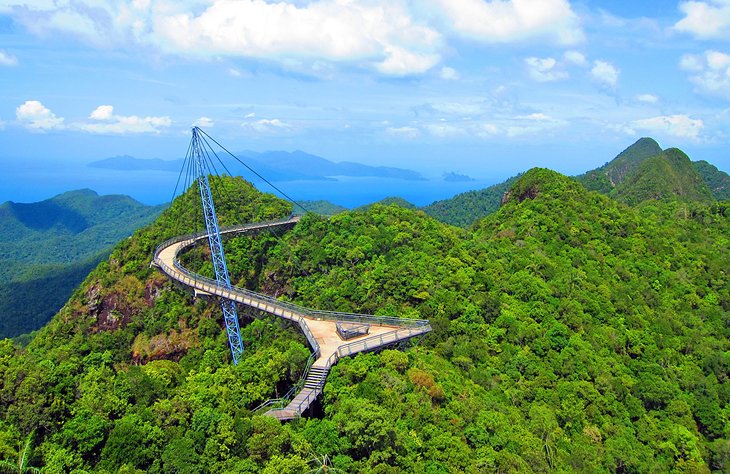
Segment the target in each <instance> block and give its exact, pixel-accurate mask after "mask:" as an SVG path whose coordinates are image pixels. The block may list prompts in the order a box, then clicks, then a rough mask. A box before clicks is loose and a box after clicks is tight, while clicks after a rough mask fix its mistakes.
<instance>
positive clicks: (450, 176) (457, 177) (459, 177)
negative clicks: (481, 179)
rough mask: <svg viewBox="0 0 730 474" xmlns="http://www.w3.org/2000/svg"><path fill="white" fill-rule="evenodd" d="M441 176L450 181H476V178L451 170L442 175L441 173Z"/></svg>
mask: <svg viewBox="0 0 730 474" xmlns="http://www.w3.org/2000/svg"><path fill="white" fill-rule="evenodd" d="M441 178H442V179H443V180H444V181H448V182H450V183H465V182H469V181H476V179H474V178H472V177H471V176H467V175H465V174H459V173H454V172H453V171H451V172H448V173H444V174H443V175H441Z"/></svg>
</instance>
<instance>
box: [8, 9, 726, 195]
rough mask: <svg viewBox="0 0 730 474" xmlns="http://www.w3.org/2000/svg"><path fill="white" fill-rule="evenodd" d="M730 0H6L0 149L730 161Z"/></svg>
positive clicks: (548, 161)
mask: <svg viewBox="0 0 730 474" xmlns="http://www.w3.org/2000/svg"><path fill="white" fill-rule="evenodd" d="M728 40H730V0H704V1H679V2H676V1H666V0H663V1H653V0H644V1H637V2H623V1H622V2H617V1H608V0H604V1H568V0H511V1H507V0H502V1H497V0H492V1H487V0H419V1H415V0H318V1H306V0H291V1H288V2H277V1H264V0H208V1H155V0H132V1H104V0H66V1H64V0H55V1H53V0H38V1H29V2H14V1H12V0H10V1H8V0H0V162H2V163H5V164H7V165H12V166H15V167H17V166H24V165H25V164H27V165H28V166H29V167H33V166H42V164H43V163H46V162H52V163H55V164H56V165H58V164H63V163H69V164H76V165H77V164H80V163H86V162H89V161H92V160H95V159H101V158H106V157H109V156H115V155H120V154H130V155H134V156H137V157H141V158H152V157H158V158H166V159H171V158H179V157H180V156H181V155H182V154H184V152H185V150H186V147H187V142H188V136H189V129H190V127H191V125H193V124H199V125H200V126H201V127H202V128H204V129H205V130H206V131H208V132H209V133H210V134H211V135H212V136H214V137H216V138H217V139H218V140H219V141H221V142H223V143H224V144H226V145H227V146H228V147H229V148H231V149H234V150H246V149H250V150H256V151H263V150H296V149H300V150H304V151H307V152H310V153H315V154H319V155H321V156H323V157H325V158H328V159H331V160H333V161H345V160H351V161H359V162H363V163H367V164H372V165H388V166H399V167H407V168H412V169H417V170H418V171H421V172H422V173H424V174H425V175H427V176H440V175H441V173H444V172H447V171H457V172H461V173H465V174H468V175H471V176H474V177H477V178H480V179H487V180H488V179H492V180H493V181H495V182H496V181H499V180H501V179H502V178H504V177H507V176H510V175H512V174H515V173H517V172H520V171H524V170H525V169H527V168H529V167H531V166H546V167H550V168H553V169H556V170H558V171H561V172H564V173H567V174H576V173H580V172H582V171H585V170H588V169H590V168H594V167H596V166H599V165H601V164H603V163H604V162H606V161H608V160H610V159H611V158H613V156H615V155H616V154H617V153H618V152H620V151H621V150H622V149H624V148H625V147H626V146H628V145H630V144H631V143H632V142H633V141H635V140H636V139H638V138H639V137H642V136H651V137H654V138H655V139H657V140H658V141H659V143H660V144H661V145H662V146H663V147H670V146H677V147H679V148H682V149H683V150H685V151H686V152H688V154H689V155H690V156H691V157H692V158H693V159H706V160H708V161H711V162H712V163H714V164H716V165H717V166H718V167H720V168H721V169H724V170H726V171H728V170H730V154H729V153H728V151H727V150H728V143H729V141H730V136H729V132H730V41H728Z"/></svg>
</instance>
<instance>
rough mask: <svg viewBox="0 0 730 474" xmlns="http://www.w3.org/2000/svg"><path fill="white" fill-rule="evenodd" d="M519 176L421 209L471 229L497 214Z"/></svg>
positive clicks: (434, 216) (440, 219)
mask: <svg viewBox="0 0 730 474" xmlns="http://www.w3.org/2000/svg"><path fill="white" fill-rule="evenodd" d="M518 178H519V175H517V176H513V177H512V178H509V179H508V180H506V181H504V182H503V183H499V184H495V185H493V186H489V187H488V188H485V189H481V190H478V191H467V192H465V193H461V194H457V195H456V196H454V197H452V198H450V199H444V200H442V201H436V202H434V203H432V204H429V205H428V206H424V207H422V208H421V209H422V210H423V211H424V212H425V213H426V214H428V215H429V216H431V217H433V218H435V219H438V220H439V221H441V222H444V223H446V224H451V225H453V226H457V227H464V228H466V227H469V226H471V225H472V224H474V223H475V222H476V221H478V220H480V219H482V218H484V217H486V216H488V215H490V214H492V213H494V212H497V209H499V206H500V203H501V202H502V197H503V196H504V193H506V192H507V191H508V190H509V189H510V187H512V185H513V184H514V183H515V181H517V179H518Z"/></svg>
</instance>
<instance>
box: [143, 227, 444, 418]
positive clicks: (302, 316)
mask: <svg viewBox="0 0 730 474" xmlns="http://www.w3.org/2000/svg"><path fill="white" fill-rule="evenodd" d="M298 220H299V218H298V217H295V218H288V219H279V220H274V221H267V222H259V223H256V224H246V225H240V226H233V227H228V228H224V229H222V230H221V231H220V232H221V234H224V233H243V232H247V231H251V230H258V229H265V228H269V227H276V226H283V225H287V224H291V223H295V222H297V221H298ZM207 235H208V233H207V232H198V233H196V234H192V235H188V236H178V237H173V238H171V239H168V240H166V241H165V242H163V243H162V244H160V245H158V246H157V247H156V248H155V252H154V258H153V262H154V263H155V264H156V265H157V266H158V267H160V269H162V270H163V271H164V272H165V273H167V274H168V275H169V276H171V277H173V278H174V279H177V280H178V281H181V282H182V283H184V284H186V285H188V286H191V287H193V288H195V289H199V290H201V291H205V292H210V293H211V294H215V295H218V296H220V297H223V298H227V299H230V300H232V301H237V299H238V300H242V299H248V300H250V302H242V303H243V304H247V305H250V306H252V307H254V308H257V309H260V310H262V311H265V312H268V313H271V314H274V315H277V316H280V317H282V318H285V319H289V320H291V321H295V322H296V323H297V324H298V325H299V327H300V328H301V330H302V332H303V333H304V336H305V337H306V338H307V342H308V343H309V345H310V346H311V347H312V350H313V353H312V354H311V355H310V356H309V359H308V360H307V364H306V367H305V370H304V372H303V375H302V377H300V379H299V381H298V382H297V383H296V384H295V385H294V386H293V387H292V388H291V389H290V390H289V391H288V392H287V393H286V394H285V395H284V396H283V397H280V398H275V399H270V400H267V401H265V402H263V403H261V404H260V405H259V406H258V407H256V408H255V409H254V413H256V412H259V411H261V410H262V409H264V408H267V407H273V406H276V408H271V410H275V409H282V408H285V407H286V406H287V405H288V404H289V403H291V400H293V399H294V398H296V396H294V394H295V393H297V392H300V393H301V390H302V387H303V386H304V385H305V384H306V381H307V377H308V376H309V372H310V369H311V368H312V366H313V364H314V361H315V360H317V359H318V358H319V357H321V349H320V346H319V343H317V340H316V338H315V337H314V334H312V331H311V330H310V329H309V326H308V325H307V323H306V318H311V319H317V320H326V321H342V322H356V323H367V324H370V325H375V326H396V327H398V329H394V330H393V331H388V332H386V333H383V334H380V335H376V336H370V337H367V338H364V339H361V340H359V341H355V342H351V343H349V344H344V345H341V346H339V347H338V348H337V350H336V351H335V352H334V353H332V354H331V355H330V356H329V357H328V358H327V360H326V361H325V365H324V367H323V369H324V371H325V374H326V373H329V371H330V369H331V368H332V366H333V365H335V364H336V363H337V361H338V360H339V359H340V358H341V357H345V356H349V355H352V354H355V353H357V352H362V351H366V350H369V349H373V348H376V347H381V346H383V345H386V344H388V343H391V342H396V341H398V340H402V339H407V338H411V337H413V336H416V335H418V334H424V333H427V332H429V331H431V326H430V323H429V321H428V320H426V319H411V318H397V317H392V316H372V315H366V314H359V313H345V312H337V311H324V310H315V309H310V308H307V307H304V306H300V305H298V304H295V303H291V302H288V301H282V300H279V299H276V298H274V297H272V296H269V295H265V294H262V293H257V292H255V291H251V290H248V289H246V288H240V287H237V286H230V287H224V286H221V285H220V284H219V283H218V282H217V281H216V280H213V279H212V278H208V277H205V276H203V275H200V274H198V273H195V272H192V271H190V270H188V269H187V268H185V267H183V266H182V264H181V263H180V261H179V260H178V258H177V257H178V255H179V254H180V253H181V252H182V251H183V250H184V249H185V248H187V247H188V246H190V245H192V244H194V243H195V242H196V241H197V240H200V239H202V238H205V237H207ZM174 244H180V245H178V246H177V248H175V254H174V257H173V267H170V266H169V265H167V264H166V263H165V262H164V261H162V260H161V259H160V258H159V255H160V253H161V252H162V251H163V250H164V249H166V248H168V247H170V246H172V245H174ZM404 332H405V333H406V335H405V336H404V337H397V335H398V334H400V335H402V334H403V333H404ZM325 381H326V377H324V378H322V379H321V380H318V381H317V384H316V386H315V387H314V388H313V389H311V391H310V392H309V393H307V395H306V396H305V397H304V399H303V400H301V401H300V402H299V403H297V405H296V406H292V409H293V410H294V411H295V413H297V415H299V416H301V413H302V412H303V411H304V410H303V409H302V406H304V407H305V408H304V409H306V407H308V406H309V405H310V404H311V403H312V402H313V401H314V400H315V399H316V398H317V397H318V396H319V395H320V394H321V393H322V391H323V389H324V384H325Z"/></svg>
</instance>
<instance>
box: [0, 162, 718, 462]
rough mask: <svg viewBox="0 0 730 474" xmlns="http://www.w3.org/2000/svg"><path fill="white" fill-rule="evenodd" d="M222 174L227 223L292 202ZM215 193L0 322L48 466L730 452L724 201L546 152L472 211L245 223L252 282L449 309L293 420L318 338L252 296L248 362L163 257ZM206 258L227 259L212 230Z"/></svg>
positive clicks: (295, 295)
mask: <svg viewBox="0 0 730 474" xmlns="http://www.w3.org/2000/svg"><path fill="white" fill-rule="evenodd" d="M216 179H219V181H218V182H217V183H216V186H217V189H225V190H226V191H228V192H230V193H233V198H232V199H227V200H224V201H222V202H221V204H220V206H219V208H218V209H217V210H218V212H219V214H218V215H219V218H220V219H221V225H230V224H234V223H237V222H248V221H254V220H266V219H271V218H275V217H277V216H279V217H280V216H285V215H288V213H290V212H291V207H290V205H288V204H286V203H284V202H283V201H281V200H279V199H277V198H275V197H273V196H270V195H264V194H262V193H259V192H258V191H256V190H255V189H254V188H253V186H251V185H250V183H246V182H245V181H244V180H242V179H233V178H216ZM196 194H197V191H196V190H195V189H194V188H190V189H189V190H187V191H186V192H185V193H184V194H183V195H182V196H180V197H178V198H177V199H176V200H175V201H174V202H173V203H172V205H171V206H170V208H169V209H167V210H166V211H164V212H163V213H162V215H161V216H160V217H159V218H158V219H157V220H156V221H155V222H154V223H152V224H150V225H149V226H148V227H146V228H144V229H140V230H138V231H137V232H136V233H135V235H134V236H133V237H132V238H130V239H125V240H123V241H122V242H120V243H119V244H118V245H117V247H116V248H115V249H114V251H113V253H112V255H111V256H110V258H109V259H107V260H106V261H105V262H103V263H102V264H100V265H99V266H98V267H97V268H96V269H95V270H94V271H92V273H91V274H90V275H89V277H87V279H86V281H85V282H84V284H83V285H82V287H81V288H79V290H78V291H76V292H75V294H74V296H73V297H72V298H71V299H70V300H69V301H68V303H67V304H66V305H65V306H64V308H63V309H62V310H61V311H60V312H59V314H58V315H57V316H56V317H54V319H53V320H52V322H51V323H50V324H48V325H47V326H45V327H44V328H43V329H41V331H40V333H39V334H38V336H36V338H35V339H33V340H32V341H31V342H30V344H29V345H28V346H27V348H26V349H24V350H22V351H20V352H16V349H15V348H13V347H12V345H9V344H8V343H7V342H5V343H3V344H0V374H2V377H3V381H4V383H3V384H2V386H0V417H2V420H3V423H0V434H1V435H2V438H0V439H7V440H9V441H8V444H9V445H11V444H12V443H13V442H16V441H19V440H21V439H23V437H25V436H27V434H29V433H31V432H35V433H37V438H36V443H37V444H38V447H39V449H37V450H36V451H37V453H38V454H37V455H36V456H35V457H33V458H31V461H33V462H34V463H35V465H43V466H44V468H45V469H47V470H49V471H57V472H68V471H73V470H86V471H89V470H96V471H100V470H105V471H109V472H116V471H128V472H129V471H131V472H135V470H142V471H147V472H160V473H163V472H180V471H183V470H188V471H191V472H265V473H274V472H302V471H306V470H308V469H309V468H310V467H311V464H310V465H308V463H307V459H310V457H312V456H322V457H324V456H326V459H327V461H326V462H328V463H330V466H331V467H333V468H336V469H341V470H344V471H346V472H354V473H366V472H398V471H400V472H429V471H431V470H432V471H435V472H465V473H469V474H471V473H474V474H476V473H478V472H485V471H490V470H491V471H504V472H508V471H511V470H522V471H537V472H549V471H585V472H617V471H622V470H623V471H626V472H671V471H672V470H680V469H687V470H692V471H698V472H707V471H708V470H709V469H711V468H712V469H714V470H718V471H722V470H723V469H726V468H727V467H728V464H727V456H726V454H727V448H726V445H727V436H728V433H727V429H726V423H725V416H724V415H725V414H726V411H727V407H728V403H729V402H730V399H729V398H728V396H727V395H728V393H730V390H729V389H730V380H728V377H727V374H728V370H727V369H728V367H729V366H728V365H727V361H726V360H725V358H723V354H725V352H727V350H728V348H729V346H728V333H727V328H728V326H727V324H726V323H727V314H728V311H730V284H728V282H727V279H723V277H722V275H723V272H724V271H725V270H726V269H727V268H728V266H730V252H728V248H727V246H728V242H727V235H728V232H730V209H729V208H727V206H725V207H723V204H722V203H716V204H704V203H701V202H699V203H696V204H695V206H696V208H695V212H694V213H684V212H681V211H682V210H683V209H680V208H681V207H683V205H681V204H680V203H678V202H671V201H670V202H664V201H650V202H649V203H648V204H647V205H645V206H640V207H636V208H634V207H628V206H626V205H623V204H621V203H619V202H617V201H615V200H612V199H611V198H609V197H607V196H605V195H601V194H599V193H596V192H591V191H588V190H586V189H585V188H584V187H582V186H581V185H580V184H579V183H577V182H575V181H574V180H572V179H571V178H569V177H567V176H563V175H561V174H559V173H556V172H554V171H551V170H547V169H532V170H529V171H527V172H526V173H525V174H524V175H523V176H522V177H520V178H519V179H518V181H517V182H516V183H515V184H514V185H513V186H512V187H511V188H510V190H509V193H508V196H507V198H506V199H505V200H504V205H503V206H502V207H501V208H500V209H499V210H498V211H497V212H496V213H494V214H491V215H489V216H486V217H484V218H482V219H481V220H479V221H478V222H477V223H476V224H475V225H474V227H473V228H472V229H470V230H466V229H460V228H456V227H452V226H449V225H446V224H443V223H440V222H438V221H437V220H435V219H433V218H431V217H429V216H428V215H426V214H425V213H423V212H420V211H417V210H411V209H406V208H403V207H401V206H373V207H371V208H370V209H368V210H366V211H358V212H354V211H348V212H344V213H341V214H337V215H335V216H333V217H332V218H330V219H325V218H322V217H318V216H316V215H311V214H310V215H306V216H304V217H303V218H302V219H301V221H300V222H299V223H298V224H297V226H295V227H294V228H293V229H292V230H291V231H289V232H287V233H285V234H283V235H280V236H272V235H267V234H260V235H257V236H254V237H246V236H242V237H237V238H233V239H230V240H227V241H226V242H225V244H224V245H225V246H226V254H227V259H228V265H229V270H230V272H231V280H232V283H234V284H236V285H239V286H241V285H244V286H246V287H249V288H251V289H254V290H258V291H261V290H264V291H269V292H270V294H272V295H273V296H276V297H280V298H283V299H285V300H287V301H294V302H297V303H301V304H306V305H308V306H311V307H316V308H321V309H326V310H338V311H355V310H357V311H365V312H372V313H375V314H389V315H395V316H399V317H421V318H427V319H429V320H430V321H431V324H432V327H433V329H434V331H433V332H432V333H431V334H430V335H429V336H428V337H427V338H425V339H424V340H423V341H421V343H420V345H419V346H417V347H413V348H410V349H408V350H407V351H405V352H400V351H383V352H380V353H369V354H362V355H360V356H358V357H356V358H343V359H342V360H341V361H340V362H339V363H338V364H337V365H335V366H334V367H333V369H332V371H331V373H330V376H329V377H328V379H327V382H326V385H325V389H324V394H323V398H322V400H321V406H320V407H319V408H317V409H316V412H315V414H316V416H312V417H308V418H304V419H301V420H298V421H296V422H293V423H289V424H284V425H282V424H281V423H280V422H279V421H278V420H274V419H271V418H268V417H263V416H257V415H255V414H253V413H252V412H251V410H252V409H253V408H254V407H255V406H256V405H258V404H259V403H260V402H261V401H262V400H263V399H266V398H269V397H271V396H275V395H276V394H279V393H284V392H285V390H287V389H288V388H289V387H291V386H292V384H293V383H294V382H295V381H296V380H297V378H298V375H299V374H300V373H302V371H303V370H304V367H305V364H306V360H307V357H308V355H309V351H308V350H307V348H306V345H305V344H306V341H305V339H304V337H303V336H302V335H301V334H298V333H297V332H296V331H293V330H292V329H291V328H287V327H282V325H281V323H280V321H278V320H271V319H267V318H266V317H262V316H261V315H246V314H243V313H242V318H243V321H244V324H242V327H241V332H242V337H243V340H244V345H245V347H246V350H245V351H244V356H243V359H242V360H241V363H240V364H239V365H238V366H233V365H232V364H230V363H229V361H228V359H229V354H228V346H227V341H226V336H225V331H223V330H222V328H221V321H220V319H221V318H220V316H219V309H218V307H217V305H216V303H215V302H214V301H208V300H205V299H196V298H194V296H193V295H191V294H188V293H186V292H184V291H181V290H180V289H179V288H177V287H175V285H173V284H172V283H171V282H169V281H167V280H166V279H165V278H164V277H162V276H161V275H160V274H159V273H157V272H156V271H154V270H152V269H150V268H149V261H150V257H151V254H152V252H153V250H154V248H155V246H156V245H157V244H159V242H161V241H163V240H165V239H167V238H170V237H172V236H174V235H178V234H185V233H187V232H191V231H193V230H194V229H195V227H196V224H195V222H194V221H195V211H194V209H192V204H193V202H195V200H196V199H197V195H196ZM242 201H243V202H250V203H252V205H251V206H245V207H242V206H240V205H238V204H236V203H240V202H242ZM684 207H686V206H684ZM198 217H199V215H198ZM198 225H200V222H198ZM184 258H186V259H187V260H188V261H186V265H188V264H190V267H189V268H191V269H193V270H195V271H199V272H201V273H204V274H207V273H209V272H210V271H211V268H210V264H209V263H208V260H207V259H208V258H209V255H207V252H206V249H205V247H201V248H199V249H197V250H193V251H191V252H190V254H186V255H185V256H184ZM247 316H256V318H255V319H248V318H247ZM667 361H671V363H667ZM394 420H397V421H396V422H394ZM677 453H682V454H681V455H677ZM14 454H15V452H14V451H12V450H10V452H9V454H8V455H7V456H8V457H12V456H13V455H14Z"/></svg>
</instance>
